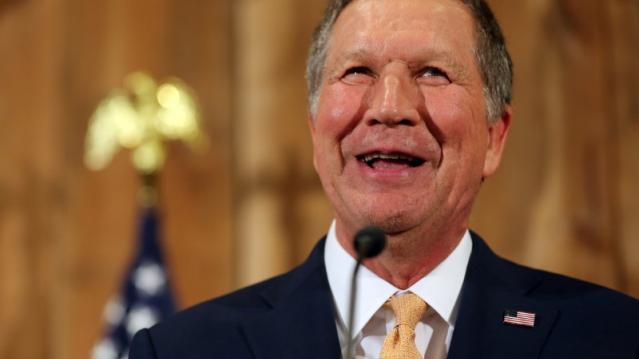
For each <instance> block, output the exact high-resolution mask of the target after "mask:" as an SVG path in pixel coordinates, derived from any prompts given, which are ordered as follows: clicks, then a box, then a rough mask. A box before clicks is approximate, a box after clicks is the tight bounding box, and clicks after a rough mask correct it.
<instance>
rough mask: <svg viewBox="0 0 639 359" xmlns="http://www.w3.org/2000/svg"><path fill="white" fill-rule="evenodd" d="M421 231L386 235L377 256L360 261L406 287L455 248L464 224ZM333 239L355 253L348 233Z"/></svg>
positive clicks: (390, 280)
mask: <svg viewBox="0 0 639 359" xmlns="http://www.w3.org/2000/svg"><path fill="white" fill-rule="evenodd" d="M448 228H449V229H447V230H439V231H437V230H435V231H424V230H421V231H420V230H418V229H412V230H408V231H406V232H402V233H397V234H390V235H387V236H386V249H385V250H384V252H382V254H380V255H379V256H378V257H375V258H372V259H367V260H365V261H364V266H366V267H367V268H368V269H369V270H370V271H372V272H373V273H375V274H377V275H378V276H379V277H380V278H382V279H384V280H385V281H387V282H389V283H391V284H392V285H393V286H395V287H397V288H400V289H407V288H409V287H410V286H411V285H413V284H415V283H416V282H417V281H419V280H420V279H421V278H423V277H424V276H426V275H427V274H428V273H430V272H431V271H432V270H433V269H434V268H435V267H437V266H438V265H439V264H440V263H441V262H442V261H443V260H444V259H446V258H447V257H448V256H449V255H450V254H451V253H452V252H453V250H455V248H456V247H457V245H458V244H459V242H460V240H461V239H462V236H463V234H464V232H465V231H466V226H460V227H456V228H454V229H450V227H448ZM337 229H338V231H337V233H336V234H337V240H338V242H339V243H340V244H341V245H342V247H343V248H344V249H346V251H347V252H348V253H349V254H350V255H351V256H353V257H356V256H357V255H356V252H355V249H354V248H353V244H352V240H351V238H352V235H341V234H342V233H341V231H339V226H338V228H337Z"/></svg>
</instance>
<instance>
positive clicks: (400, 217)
mask: <svg viewBox="0 0 639 359" xmlns="http://www.w3.org/2000/svg"><path fill="white" fill-rule="evenodd" d="M413 217H414V216H411V215H410V213H408V211H405V210H396V211H388V210H387V211H374V212H369V213H368V215H366V220H367V224H369V225H373V226H377V227H379V228H380V229H381V230H382V231H384V232H385V233H387V234H396V233H402V232H406V231H408V230H410V229H412V228H414V227H415V226H416V225H417V223H416V222H418V221H417V220H416V218H413Z"/></svg>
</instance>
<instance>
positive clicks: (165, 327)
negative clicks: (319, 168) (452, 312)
mask: <svg viewBox="0 0 639 359" xmlns="http://www.w3.org/2000/svg"><path fill="white" fill-rule="evenodd" d="M472 237H473V250H472V254H471V257H470V262H469V264H468V270H467V272H466V277H465V279H464V284H463V287H462V292H461V297H460V298H461V299H460V300H461V302H460V307H459V315H458V319H457V323H456V326H455V331H454V333H453V338H452V342H451V346H450V350H449V355H448V358H450V359H471V358H472V359H479V358H486V359H501V358H517V359H532V358H541V359H548V358H558V359H569V358H579V359H587V358H606V359H607V358H610V359H639V301H637V300H635V299H632V298H630V297H627V296H625V295H623V294H620V293H617V292H614V291H612V290H609V289H606V288H603V287H600V286H596V285H593V284H589V283H585V282H582V281H578V280H575V279H570V278H567V277H563V276H559V275H556V274H551V273H548V272H543V271H539V270H534V269H530V268H526V267H523V266H520V265H517V264H514V263H512V262H509V261H507V260H504V259H502V258H499V257H498V256H496V255H495V254H494V253H493V252H492V251H491V250H490V249H489V248H488V247H487V246H486V244H485V243H484V242H483V241H482V240H481V239H480V238H479V237H478V236H476V235H474V234H473V236H472ZM344 275H346V276H348V275H350V273H344ZM362 295H364V294H362ZM506 310H515V311H526V312H532V313H535V315H536V316H535V326H534V327H533V328H529V327H523V326H516V325H509V324H504V323H503V318H504V312H505V311H506ZM333 311H334V309H333V299H332V296H331V292H330V288H329V285H328V280H327V277H326V270H325V267H324V240H322V241H320V242H319V243H318V245H317V246H316V247H315V249H314V250H313V252H312V253H311V255H310V257H309V258H308V259H307V260H306V262H304V263H303V264H302V265H301V266H299V267H297V268H296V269H294V270H292V271H291V272H289V273H286V274H283V275H281V276H278V277H275V278H273V279H270V280H267V281H265V282H262V283H259V284H256V285H253V286H250V287H247V288H244V289H241V290H239V291H237V292H234V293H232V294H229V295H226V296H224V297H221V298H218V299H214V300H211V301H208V302H205V303H202V304H199V305H197V306H195V307H193V308H191V309H187V310H185V311H183V312H181V313H179V314H177V315H176V316H174V317H173V318H171V319H169V320H167V321H165V322H163V323H161V324H159V325H156V326H154V327H152V328H151V329H148V330H146V329H145V330H142V331H140V332H139V333H138V334H137V335H136V336H135V338H134V340H133V344H132V348H131V351H130V354H129V358H130V359H169V358H171V359H196V358H197V359H204V358H229V359H245V358H246V359H249V358H255V359H258V358H264V359H266V358H273V359H293V358H294V359H312V358H317V359H331V358H340V347H339V343H338V339H337V329H336V325H335V316H334V312H333Z"/></svg>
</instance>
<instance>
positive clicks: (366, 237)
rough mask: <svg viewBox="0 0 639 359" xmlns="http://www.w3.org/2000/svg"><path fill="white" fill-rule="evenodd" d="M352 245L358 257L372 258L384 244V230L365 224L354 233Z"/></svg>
mask: <svg viewBox="0 0 639 359" xmlns="http://www.w3.org/2000/svg"><path fill="white" fill-rule="evenodd" d="M353 246H354V247H355V250H356V251H357V256H358V257H359V259H366V258H373V257H375V256H377V255H378V254H380V253H382V251H383V250H384V247H385V246H386V235H385V234H384V231H382V230H381V229H379V228H378V227H375V226H366V227H364V228H362V229H360V230H359V232H357V233H356V234H355V239H354V242H353Z"/></svg>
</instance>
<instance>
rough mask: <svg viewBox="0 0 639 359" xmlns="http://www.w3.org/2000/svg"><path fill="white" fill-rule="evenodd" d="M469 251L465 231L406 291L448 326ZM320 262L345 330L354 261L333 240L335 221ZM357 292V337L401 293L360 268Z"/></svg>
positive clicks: (467, 237)
mask: <svg viewBox="0 0 639 359" xmlns="http://www.w3.org/2000/svg"><path fill="white" fill-rule="evenodd" d="M471 250H472V241H471V239H470V233H469V232H468V231H466V232H465V233H464V236H463V237H462V239H461V241H460V242H459V244H458V245H457V247H456V248H455V249H454V250H453V252H452V253H451V254H450V255H449V256H448V257H446V259H444V261H442V262H441V263H440V264H439V265H438V266H437V267H435V268H434V269H433V270H432V271H431V272H430V273H428V274H427V275H426V276H424V277H423V278H422V279H420V280H419V281H417V283H415V284H413V285H412V286H411V287H410V288H408V289H407V290H406V291H411V292H413V293H415V294H417V295H418V296H419V297H420V298H422V299H423V300H424V301H425V302H426V303H428V305H429V306H430V307H431V308H432V309H433V310H435V312H437V314H439V315H440V316H441V317H442V318H443V319H444V320H445V321H446V322H447V323H448V324H449V325H451V326H452V325H454V309H455V304H456V303H457V298H458V297H459V293H460V291H461V287H462V284H463V282H464V276H465V273H466V267H467V266H468V260H469V259H470V252H471ZM324 263H325V265H326V273H327V276H328V283H329V285H330V288H331V292H332V293H333V299H334V301H335V306H336V308H337V317H338V320H339V321H340V323H341V325H342V326H343V327H344V328H345V327H346V325H347V323H346V321H347V319H346V318H347V317H348V310H349V308H348V306H349V300H350V282H351V276H352V273H353V268H354V267H355V259H354V258H353V257H351V255H350V254H348V252H346V250H345V249H344V248H343V247H342V246H341V245H340V244H339V242H338V241H337V237H336V234H335V221H333V223H331V227H330V229H329V231H328V235H327V237H326V246H325V249H324ZM357 291H358V296H357V304H356V310H355V319H354V321H355V322H354V323H353V337H355V336H357V334H358V333H359V332H360V331H361V330H362V329H363V328H364V326H365V325H366V323H368V321H369V320H370V319H371V318H372V317H373V315H375V313H376V312H377V311H378V310H379V308H380V307H381V306H382V305H383V304H384V303H385V302H386V300H387V299H388V298H389V297H390V296H391V295H393V294H395V293H397V292H403V291H402V290H401V289H398V288H396V287H395V286H393V285H392V284H390V283H388V282H387V281H385V280H383V279H382V278H380V277H378V276H377V275H376V274H375V273H373V272H371V271H370V270H369V269H368V268H366V267H364V266H362V267H361V268H360V270H359V275H358V283H357Z"/></svg>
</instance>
